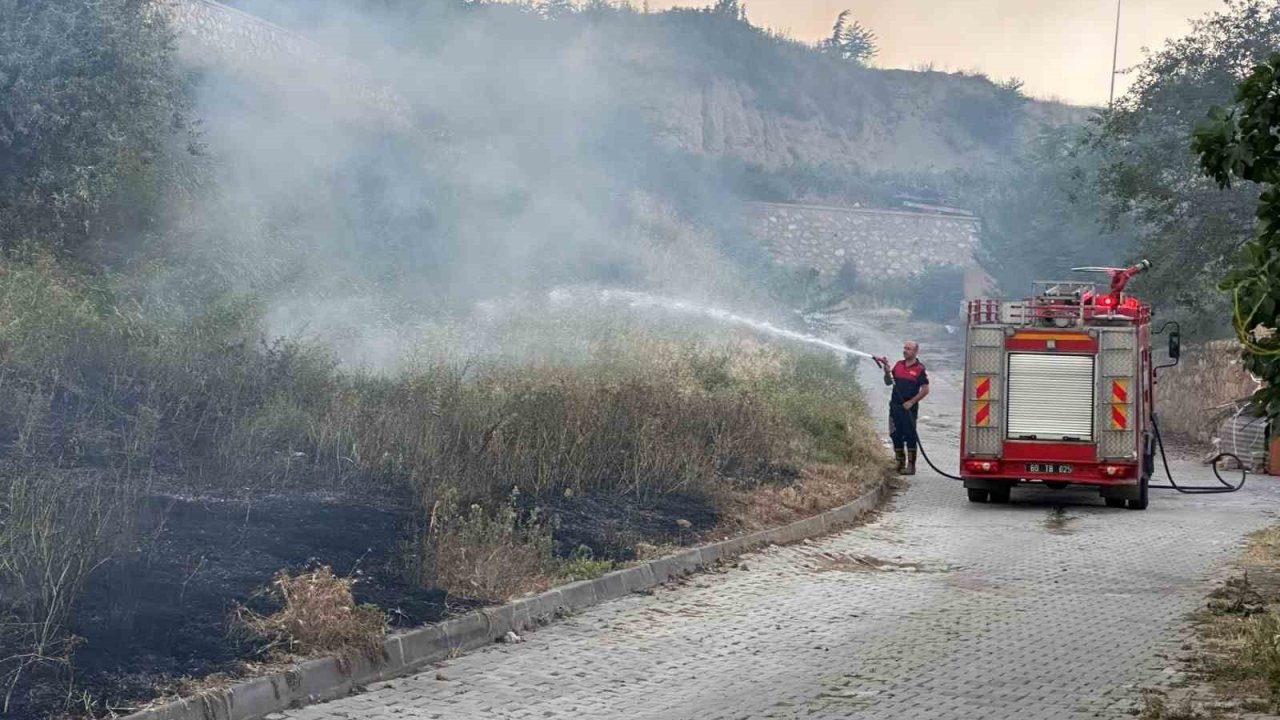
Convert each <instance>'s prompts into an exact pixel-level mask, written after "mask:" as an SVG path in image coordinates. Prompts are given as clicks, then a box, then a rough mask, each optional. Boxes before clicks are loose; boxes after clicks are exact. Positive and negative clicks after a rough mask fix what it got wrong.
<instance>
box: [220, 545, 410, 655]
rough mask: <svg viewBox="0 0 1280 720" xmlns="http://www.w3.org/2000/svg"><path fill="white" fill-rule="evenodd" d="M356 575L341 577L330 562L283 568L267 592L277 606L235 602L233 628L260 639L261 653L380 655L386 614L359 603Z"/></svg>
mask: <svg viewBox="0 0 1280 720" xmlns="http://www.w3.org/2000/svg"><path fill="white" fill-rule="evenodd" d="M355 583H356V580H355V579H353V578H340V577H337V576H335V575H334V574H333V569H332V568H329V567H319V568H316V569H315V570H312V571H310V572H304V573H301V574H299V575H290V574H289V573H287V572H285V571H281V572H280V573H278V574H277V575H276V578H275V581H274V582H272V583H271V586H270V588H268V590H267V593H268V594H269V595H270V596H271V598H272V599H273V600H274V601H275V602H277V603H278V604H279V606H280V609H279V610H277V611H276V612H274V613H272V614H270V615H260V614H258V613H255V612H253V611H252V610H249V609H248V608H245V607H243V606H241V607H238V608H237V609H236V612H235V614H234V616H233V619H232V622H233V624H234V625H235V626H236V628H237V629H238V630H240V631H242V632H244V633H247V634H248V635H249V636H251V637H253V638H256V639H257V640H259V641H261V642H262V643H263V644H262V645H261V647H260V649H259V654H260V655H264V656H276V657H281V656H286V657H287V656H310V655H317V654H321V653H349V652H359V653H362V654H363V655H365V656H366V657H368V658H370V659H374V660H379V659H381V658H382V652H383V651H382V642H383V640H384V639H385V638H386V635H387V616H386V615H385V614H384V613H383V612H382V611H381V610H379V609H378V608H376V607H374V606H371V605H357V604H356V601H355V598H354V597H353V596H352V593H351V589H352V587H353V586H354V585H355Z"/></svg>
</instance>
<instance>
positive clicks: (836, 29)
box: [819, 10, 880, 65]
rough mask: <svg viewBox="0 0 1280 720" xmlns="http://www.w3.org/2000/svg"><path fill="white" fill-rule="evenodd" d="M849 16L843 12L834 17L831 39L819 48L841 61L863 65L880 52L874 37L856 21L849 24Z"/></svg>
mask: <svg viewBox="0 0 1280 720" xmlns="http://www.w3.org/2000/svg"><path fill="white" fill-rule="evenodd" d="M849 15H850V11H849V10H845V11H844V12H841V13H840V14H839V15H837V16H836V22H835V25H833V26H832V27H831V37H829V38H827V39H826V40H823V41H822V42H821V43H820V44H819V47H821V49H822V51H823V52H826V53H829V54H832V55H835V56H836V57H838V58H840V59H842V60H849V61H852V62H855V63H857V64H859V65H865V64H867V62H869V61H870V60H871V58H873V57H875V56H876V54H877V53H878V52H880V49H879V47H877V45H876V35H875V33H873V32H871V31H870V30H868V29H867V28H865V27H863V26H862V23H860V22H858V21H857V20H854V21H853V22H852V23H850V22H849Z"/></svg>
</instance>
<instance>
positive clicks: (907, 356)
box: [902, 340, 920, 362]
mask: <svg viewBox="0 0 1280 720" xmlns="http://www.w3.org/2000/svg"><path fill="white" fill-rule="evenodd" d="M919 354H920V343H918V342H916V341H915V340H908V341H906V342H905V343H903V344H902V359H903V360H906V361H907V362H911V361H912V360H915V359H916V356H917V355H919Z"/></svg>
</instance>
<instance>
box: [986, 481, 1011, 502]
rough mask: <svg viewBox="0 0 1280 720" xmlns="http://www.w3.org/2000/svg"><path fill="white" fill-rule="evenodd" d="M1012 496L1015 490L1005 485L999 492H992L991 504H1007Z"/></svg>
mask: <svg viewBox="0 0 1280 720" xmlns="http://www.w3.org/2000/svg"><path fill="white" fill-rule="evenodd" d="M1012 494H1013V488H1011V487H1009V486H1008V485H1005V486H1004V487H1002V488H1000V489H999V490H992V491H991V502H993V503H1001V504H1004V503H1007V502H1009V497H1010V495H1012Z"/></svg>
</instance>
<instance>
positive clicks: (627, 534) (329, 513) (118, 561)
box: [5, 494, 720, 720]
mask: <svg viewBox="0 0 1280 720" xmlns="http://www.w3.org/2000/svg"><path fill="white" fill-rule="evenodd" d="M365 502H367V501H365ZM522 504H523V505H524V506H525V509H529V508H532V507H538V508H539V510H540V512H541V513H542V515H543V517H545V518H548V519H549V520H550V521H551V523H552V528H553V538H554V540H555V547H556V552H557V554H559V555H561V556H562V557H569V556H572V555H575V554H579V555H580V554H583V553H584V551H583V550H582V549H581V548H586V551H585V554H587V555H588V556H589V557H592V558H595V559H609V560H629V559H632V558H634V557H635V545H636V543H638V542H647V543H651V544H655V545H657V544H681V545H684V544H692V543H695V542H697V541H698V540H699V537H700V536H701V535H702V534H703V533H705V532H706V531H707V530H709V529H711V528H712V527H714V526H715V525H716V523H717V522H718V521H719V520H720V518H719V516H718V514H717V512H716V511H715V509H714V507H713V506H712V504H711V502H710V501H709V500H708V499H707V498H706V497H703V496H698V495H680V494H674V495H668V496H663V497H659V498H654V499H651V500H646V501H638V500H636V499H634V498H630V497H621V496H617V495H612V494H596V495H589V496H581V497H571V498H567V497H563V496H556V497H552V498H547V497H542V498H533V497H527V498H524V499H523V501H522ZM408 507H411V504H410V503H409V502H408V501H407V500H405V501H404V502H403V503H397V504H396V505H390V506H388V505H381V506H375V505H371V504H362V501H361V500H356V499H352V498H333V497H308V496H303V495H294V496H283V495H282V496H274V497H268V498H256V499H254V500H253V501H252V502H245V501H243V500H234V499H224V498H199V499H191V498H180V497H153V498H151V499H150V500H148V501H147V502H146V504H145V507H144V510H143V512H142V520H141V522H140V523H139V527H141V528H142V529H143V531H142V536H141V537H140V538H139V539H138V541H137V543H136V545H135V546H134V547H133V548H132V549H131V551H129V552H124V553H120V554H118V555H117V556H116V557H115V558H113V559H112V560H110V561H109V562H108V563H106V564H105V565H103V566H101V567H99V568H98V569H97V570H96V571H95V572H94V573H93V575H92V576H91V578H90V583H89V587H88V588H87V591H86V592H85V593H84V595H83V600H82V601H81V603H80V604H79V606H78V608H77V612H76V613H75V618H76V621H75V625H74V627H73V628H72V631H73V632H74V633H75V634H76V635H77V636H79V637H80V638H82V639H83V640H82V643H81V644H80V645H79V646H78V648H77V650H76V654H75V682H74V687H75V690H76V695H77V697H82V695H81V693H87V694H88V697H90V698H92V700H93V704H94V707H95V712H96V713H97V714H105V713H106V711H107V710H114V711H116V712H118V713H121V714H125V713H127V711H128V709H129V708H132V707H137V706H138V705H140V704H142V703H144V702H146V701H148V700H150V699H152V698H154V697H156V695H157V693H158V692H162V691H172V690H173V689H174V688H175V687H176V685H177V683H178V682H179V681H180V680H182V679H184V678H205V677H208V676H210V675H214V674H218V673H223V674H228V675H231V676H234V675H236V674H237V673H238V672H239V671H240V670H241V669H242V667H243V663H244V661H245V660H247V659H252V658H253V657H254V654H255V648H254V647H252V646H251V645H247V644H244V643H243V642H242V641H237V640H234V639H232V637H231V635H230V634H229V633H228V632H227V627H228V626H227V618H228V615H229V613H230V611H231V610H232V609H233V608H234V606H235V605H236V604H237V603H241V604H244V605H247V606H248V607H250V608H253V609H255V610H257V611H259V612H265V611H270V610H272V609H273V608H272V607H271V605H270V600H269V599H268V598H266V597H265V596H264V595H263V594H262V592H261V591H262V590H263V588H265V587H266V586H268V585H269V584H270V582H271V580H272V578H273V577H274V575H275V574H276V573H277V572H278V571H280V570H282V569H287V570H291V571H297V570H302V569H306V568H309V567H314V566H316V565H329V566H331V567H332V568H333V570H334V572H335V573H336V574H338V575H341V576H355V577H358V578H359V582H358V583H357V584H356V598H357V600H358V601H360V602H368V603H373V604H376V605H378V606H379V607H381V608H382V609H384V610H385V611H387V613H388V615H389V616H390V618H391V622H392V624H393V625H394V626H396V627H412V626H416V625H422V624H424V623H429V622H434V621H437V620H440V619H443V618H445V617H448V616H450V615H455V614H460V613H464V612H467V611H469V610H472V609H474V608H475V607H477V606H478V605H479V604H480V603H477V602H475V601H472V600H468V599H466V598H458V597H455V596H450V597H447V598H446V595H445V593H444V592H443V591H440V590H431V589H423V588H419V587H415V586H413V585H411V584H409V583H406V582H405V581H404V579H403V577H402V575H401V573H400V572H399V568H398V566H397V558H398V557H399V556H400V555H401V553H402V548H403V545H404V542H405V540H406V538H407V537H408V534H407V533H408V532H409V527H410V525H411V521H412V517H411V515H410V513H409V512H408V511H406V510H405V509H404V508H408ZM677 520H686V521H688V523H689V526H688V527H682V525H681V524H680V523H677ZM28 693H30V694H28ZM21 694H22V695H25V696H26V697H22V698H21V699H20V700H19V703H18V705H17V707H14V708H11V710H10V713H9V714H6V715H5V717H6V718H14V719H15V720H35V719H36V718H45V717H50V713H51V712H59V711H61V709H62V708H63V707H64V706H65V705H66V701H67V695H66V685H65V683H51V682H41V683H37V684H36V685H35V686H34V687H28V688H24V692H23V693H21ZM76 704H77V705H78V706H79V708H80V711H79V712H73V713H72V714H81V715H82V714H83V708H84V704H83V702H78V703H76Z"/></svg>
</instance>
